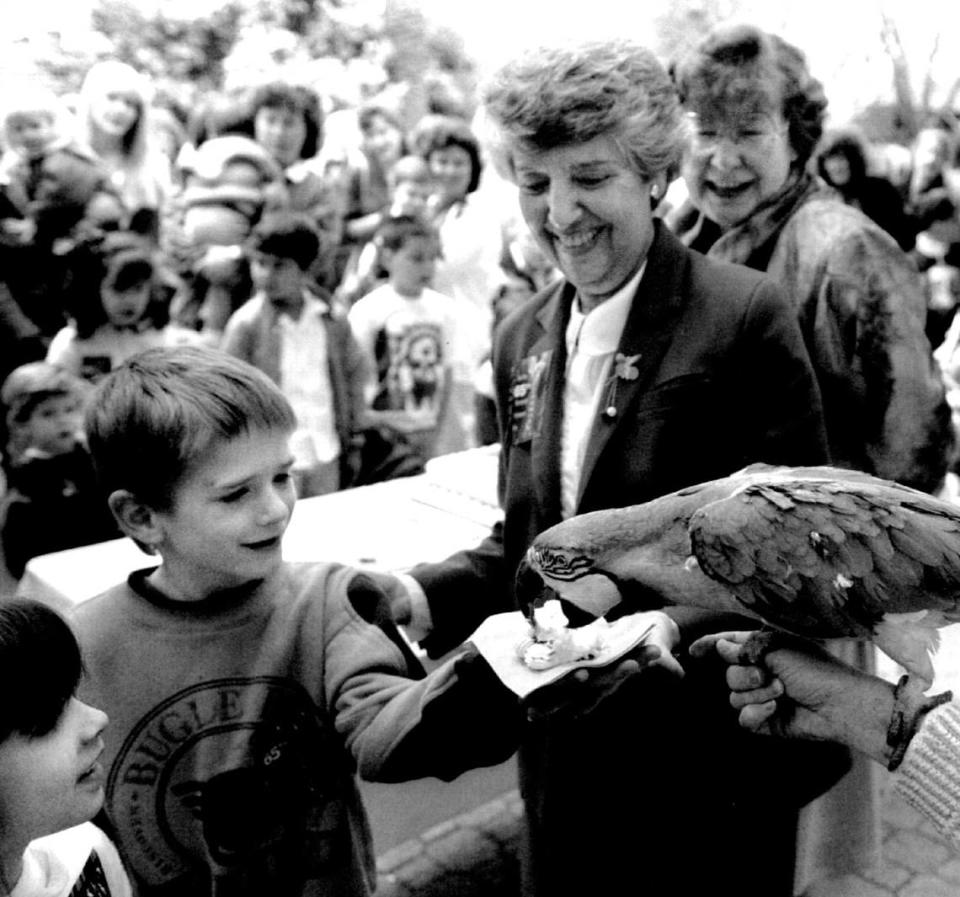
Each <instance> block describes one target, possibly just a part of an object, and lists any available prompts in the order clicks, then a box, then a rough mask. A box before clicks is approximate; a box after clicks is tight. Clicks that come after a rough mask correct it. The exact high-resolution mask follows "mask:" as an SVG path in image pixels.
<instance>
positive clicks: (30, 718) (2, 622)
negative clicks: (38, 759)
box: [0, 598, 83, 742]
mask: <svg viewBox="0 0 960 897" xmlns="http://www.w3.org/2000/svg"><path fill="white" fill-rule="evenodd" d="M82 675H83V662H82V659H81V656H80V647H79V645H78V644H77V640H76V638H74V635H73V632H72V630H71V629H70V627H69V625H67V623H66V622H65V621H64V619H63V617H61V616H60V614H58V613H57V612H56V611H55V610H53V609H51V608H49V607H47V606H46V605H45V604H41V603H40V602H39V601H31V600H28V599H25V598H10V599H7V600H5V601H3V602H0V682H3V683H4V687H3V693H2V697H0V742H4V741H6V740H7V739H8V738H10V737H11V736H13V735H24V736H26V737H28V738H38V737H41V736H43V735H46V734H47V733H48V732H51V731H53V729H54V728H55V727H56V725H57V722H58V720H59V719H60V716H61V715H62V713H63V710H64V708H65V707H66V705H67V702H68V701H69V700H70V698H71V697H72V696H73V693H74V692H75V691H76V690H77V686H78V685H79V684H80V677H81V676H82Z"/></svg>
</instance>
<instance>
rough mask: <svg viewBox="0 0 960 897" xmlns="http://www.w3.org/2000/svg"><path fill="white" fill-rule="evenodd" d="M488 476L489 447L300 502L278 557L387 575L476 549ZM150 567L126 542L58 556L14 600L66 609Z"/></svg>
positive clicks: (492, 491) (493, 511)
mask: <svg viewBox="0 0 960 897" xmlns="http://www.w3.org/2000/svg"><path fill="white" fill-rule="evenodd" d="M496 470H497V450H496V447H495V446H494V447H485V448H482V449H472V450H470V451H466V452H458V453H457V454H456V455H447V456H445V457H443V458H438V459H436V460H435V461H432V462H430V464H429V466H428V469H427V472H426V473H425V474H422V475H421V476H416V477H406V478H403V479H399V480H391V481H388V482H386V483H378V484H376V485H373V486H364V487H361V488H359V489H346V490H344V491H343V492H336V493H334V494H332V495H324V496H320V497H318V498H306V499H302V500H300V501H298V502H297V504H296V507H295V508H294V512H293V516H292V517H291V520H290V526H289V527H288V529H287V532H286V535H285V536H284V540H283V553H284V557H285V558H286V559H287V560H291V561H318V560H330V561H341V562H343V563H346V564H352V565H355V566H361V567H362V566H369V567H375V568H377V569H383V570H390V571H395V572H396V571H400V570H405V569H407V568H409V567H411V566H412V565H413V564H415V563H417V562H419V561H436V560H442V559H443V558H444V557H446V556H447V555H448V554H450V553H451V552H453V551H456V550H457V549H460V548H466V547H470V546H472V545H475V544H476V543H477V542H479V541H480V539H482V538H483V537H484V536H485V535H486V534H487V533H488V532H489V531H490V527H491V526H492V525H493V523H494V522H495V521H496V520H498V519H499V517H500V510H499V508H498V507H497V504H496ZM156 561H157V559H156V558H151V557H150V556H149V555H146V554H144V553H143V552H142V551H140V549H139V548H137V547H136V545H135V544H134V543H133V542H132V541H131V540H130V539H126V538H124V539H114V540H112V541H109V542H100V543H98V544H96V545H86V546H84V547H82V548H72V549H68V550H66V551H58V552H54V553H53V554H47V555H43V556H41V557H37V558H33V559H32V560H31V561H29V562H28V563H27V566H26V570H25V571H24V575H23V578H22V579H21V580H20V583H19V585H18V587H17V594H18V595H21V596H23V597H29V598H36V599H38V600H40V601H44V602H45V603H47V604H50V605H52V606H53V607H56V608H57V609H58V610H60V611H62V612H69V610H70V609H71V608H72V607H73V606H75V605H77V604H79V603H82V602H83V601H86V600H88V599H90V598H92V597H93V596H94V595H98V594H100V592H103V591H105V590H106V589H108V588H110V587H111V586H113V585H116V583H118V582H121V581H122V580H123V579H124V578H125V577H126V576H127V574H128V573H130V572H131V571H133V570H136V569H139V568H141V567H149V566H151V565H152V564H155V563H156Z"/></svg>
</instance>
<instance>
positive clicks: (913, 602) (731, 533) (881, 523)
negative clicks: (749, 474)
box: [690, 471, 960, 638]
mask: <svg viewBox="0 0 960 897" xmlns="http://www.w3.org/2000/svg"><path fill="white" fill-rule="evenodd" d="M834 473H839V472H838V471H834ZM690 540H691V547H692V550H693V553H694V555H695V556H696V558H697V561H698V563H699V565H700V568H701V569H702V570H703V572H704V573H706V574H707V575H708V576H710V577H712V578H713V579H716V580H718V581H719V582H721V583H722V584H724V585H725V586H726V587H727V588H728V589H729V590H730V591H731V592H733V594H734V595H736V597H737V598H738V599H739V600H740V601H741V602H742V603H743V604H744V605H745V606H747V607H748V608H750V609H751V610H752V611H753V612H755V613H757V614H759V615H760V616H761V617H763V619H764V620H766V621H767V622H768V623H770V624H771V625H773V626H778V627H780V628H783V629H787V630H790V631H792V632H796V633H798V634H801V635H809V636H812V637H818V638H832V637H841V636H870V635H871V633H873V632H874V630H875V626H876V624H877V622H878V621H880V620H882V619H883V617H884V616H885V615H888V614H890V615H896V614H910V613H916V612H920V611H932V610H935V611H937V613H938V616H939V618H940V619H941V620H942V621H950V620H952V619H956V618H958V617H960V509H956V508H953V507H952V506H949V505H947V504H946V503H944V502H939V501H937V500H935V499H933V498H930V497H929V496H925V495H924V494H923V493H919V492H916V491H915V490H912V489H907V488H906V487H901V486H898V485H897V484H894V483H889V484H888V483H886V482H885V481H882V480H876V479H874V478H871V477H869V476H867V475H863V474H861V475H857V476H855V477H851V478H850V479H849V480H840V479H833V480H817V479H816V478H809V479H806V478H800V479H795V480H790V479H788V478H786V477H785V476H783V475H781V476H779V477H776V478H774V477H771V479H770V480H768V481H764V480H762V479H759V477H757V478H755V479H754V481H752V482H748V483H747V484H746V485H745V486H744V487H743V488H741V489H739V490H737V491H735V492H734V493H732V494H731V495H729V496H728V497H726V498H723V499H720V500H717V501H714V502H712V503H710V504H708V505H705V506H704V507H702V508H700V509H699V510H698V511H696V512H695V513H694V514H693V515H692V516H691V519H690ZM940 625H942V622H941V624H940Z"/></svg>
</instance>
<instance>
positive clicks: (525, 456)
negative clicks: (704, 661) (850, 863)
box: [384, 41, 847, 897]
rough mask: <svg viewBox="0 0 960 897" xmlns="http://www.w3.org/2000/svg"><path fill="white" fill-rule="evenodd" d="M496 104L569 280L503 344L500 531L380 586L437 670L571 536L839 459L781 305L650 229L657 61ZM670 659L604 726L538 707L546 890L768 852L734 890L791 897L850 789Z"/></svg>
mask: <svg viewBox="0 0 960 897" xmlns="http://www.w3.org/2000/svg"><path fill="white" fill-rule="evenodd" d="M485 104H486V111H487V114H488V116H489V118H490V120H491V121H492V122H493V123H494V124H495V125H496V129H497V132H498V139H497V141H496V143H497V146H496V149H495V151H496V152H497V153H498V155H499V157H500V158H501V159H502V162H503V164H502V168H503V170H504V171H507V172H509V173H510V175H511V178H512V179H513V181H515V182H516V184H517V186H518V188H519V200H520V209H521V212H522V215H523V218H524V219H525V221H526V223H527V225H528V226H529V228H530V230H531V232H532V233H533V235H534V236H535V238H536V240H537V242H538V243H539V245H540V247H541V249H542V250H543V252H544V253H545V254H546V256H547V257H548V258H549V259H550V261H551V262H552V263H553V264H554V265H555V266H556V267H557V268H558V269H559V271H560V272H561V273H562V275H563V277H562V278H561V279H560V280H559V281H557V282H555V283H551V284H550V285H548V286H547V287H545V288H544V289H543V290H542V291H541V292H539V293H538V294H536V295H535V296H534V297H533V298H532V299H530V300H528V301H527V302H526V303H525V304H524V305H522V306H521V307H520V308H519V309H518V310H517V311H516V312H514V313H513V314H512V315H511V316H510V317H508V318H507V319H506V320H505V321H504V322H503V323H502V324H501V325H500V327H499V328H498V331H497V336H496V338H495V344H494V351H493V366H494V382H495V392H496V402H497V406H498V411H499V423H500V434H499V436H500V439H499V441H500V443H501V455H500V475H501V476H500V486H501V501H502V504H503V509H504V520H503V524H502V526H500V525H498V526H497V527H496V528H495V529H494V531H493V532H492V533H491V535H490V536H489V537H488V538H487V539H486V540H485V541H484V542H483V543H482V544H481V545H480V546H478V547H477V548H475V549H472V550H467V551H464V552H461V553H459V554H456V555H454V556H452V557H450V558H448V559H447V560H445V561H442V562H440V563H436V564H424V565H419V566H417V567H415V568H414V569H413V570H412V571H411V574H410V575H409V576H403V577H399V578H397V579H395V580H392V581H391V580H386V579H385V580H384V584H385V585H386V586H387V588H388V589H389V590H390V591H391V597H392V599H393V606H394V614H395V617H396V618H397V619H398V620H400V621H408V622H412V623H413V626H411V628H410V632H411V634H416V635H420V636H423V639H422V642H421V644H422V645H423V647H424V648H425V649H426V650H427V651H428V652H429V653H430V654H432V655H434V656H436V655H439V654H442V653H444V652H445V651H447V650H449V649H450V648H452V647H454V646H455V645H457V644H458V643H459V642H460V641H461V640H462V639H464V638H466V637H468V636H469V635H470V634H471V632H472V631H473V630H474V628H475V627H476V626H477V625H478V624H479V623H480V622H481V621H482V620H483V619H484V618H485V617H486V616H488V615H490V614H494V613H497V612H500V611H506V610H511V609H513V608H514V607H515V606H516V595H515V593H514V578H515V574H516V572H517V569H518V566H519V563H520V560H521V559H522V558H523V556H524V554H525V552H526V550H527V548H528V547H529V546H530V544H531V542H532V540H533V539H534V537H535V536H536V535H537V534H538V533H539V532H541V531H542V530H544V529H546V528H547V527H549V526H551V525H552V524H554V523H557V522H559V521H560V520H561V519H563V518H565V517H569V516H571V515H574V514H582V513H584V512H587V511H593V510H599V509H603V508H612V507H621V506H624V505H629V504H635V503H640V502H644V501H647V500H650V499H653V498H655V497H657V496H660V495H663V494H664V493H667V492H670V491H672V490H675V489H679V488H682V487H684V486H689V485H690V484H693V483H699V482H701V481H704V480H709V479H712V478H714V477H720V476H723V475H725V474H728V473H730V472H732V471H734V470H737V469H739V468H741V467H743V466H744V465H746V464H749V463H750V462H754V461H766V462H770V463H774V464H776V463H783V464H817V463H820V462H822V461H824V460H825V459H826V457H827V456H826V445H825V437H824V431H823V421H822V418H821V414H820V408H819V396H818V394H817V389H816V383H815V378H814V376H813V372H812V369H811V366H810V361H809V358H808V356H807V353H806V350H805V349H804V347H803V340H802V338H801V335H800V330H799V327H798V325H797V320H796V315H795V314H794V313H793V310H792V308H791V307H790V305H789V304H788V303H787V302H786V301H785V299H784V297H783V295H782V294H781V293H780V292H779V290H778V289H777V288H776V286H774V285H773V284H772V283H771V282H770V281H769V280H767V279H766V278H764V277H762V276H761V275H759V274H757V273H756V272H752V271H748V270H747V269H745V268H743V267H738V266H733V265H728V264H725V263H719V262H714V261H710V260H707V259H705V258H703V256H701V255H700V254H698V253H694V252H690V251H689V250H688V249H686V248H685V247H684V246H682V245H681V244H680V242H679V241H678V240H677V239H676V238H675V237H674V236H673V235H672V234H671V233H670V232H669V231H668V230H667V229H666V228H665V227H664V226H663V225H662V222H660V221H659V220H658V219H656V218H655V216H654V208H655V207H656V205H657V203H658V202H659V200H660V199H661V198H662V197H663V195H664V193H665V191H666V188H667V185H668V184H669V182H670V181H671V179H672V178H673V177H674V176H675V174H676V172H677V170H678V167H679V162H680V157H681V153H682V149H683V145H684V141H685V135H686V130H685V124H684V119H683V116H682V112H681V109H680V106H679V102H678V99H677V96H676V93H675V91H674V88H673V85H672V83H671V82H670V79H669V76H668V75H667V73H666V71H665V70H664V69H663V67H662V66H661V65H660V63H659V62H658V61H657V59H656V57H655V56H654V55H653V54H652V53H651V52H650V51H648V50H646V49H645V48H643V47H640V46H638V45H636V44H634V43H631V42H628V41H624V42H619V41H612V42H598V43H590V44H585V45H582V46H577V47H566V48H546V49H541V50H538V51H536V52H534V53H532V54H530V55H529V56H523V57H521V58H520V59H518V60H516V61H515V62H513V63H511V64H508V65H507V66H505V67H504V68H503V69H502V70H501V71H500V72H499V73H498V74H497V75H496V76H495V77H494V78H493V80H492V81H491V82H490V83H489V84H488V86H487V88H486V90H485ZM464 182H465V183H466V178H464ZM586 591H588V592H589V588H588V589H587V590H586ZM649 597H650V601H651V607H654V608H657V607H660V606H661V605H662V601H661V600H660V599H659V598H658V596H656V595H651V596H649ZM571 613H572V611H571ZM656 619H657V620H658V622H659V624H660V627H661V633H662V635H663V638H664V641H665V643H666V644H668V645H674V646H675V645H676V640H677V639H680V640H682V641H685V640H686V639H687V638H691V637H693V636H694V635H695V634H696V633H697V632H703V631H707V632H711V631H714V630H715V627H716V626H718V625H719V620H718V619H716V617H715V615H710V614H700V613H699V612H697V611H692V612H691V611H688V610H687V609H678V608H667V609H666V613H664V614H657V617H656ZM643 659H644V658H640V660H641V661H642V660H643ZM659 659H660V660H661V661H662V663H663V665H664V666H665V667H666V668H665V669H664V668H660V667H659V666H655V667H654V668H649V669H638V668H637V667H638V666H643V663H642V662H641V663H640V664H639V665H637V664H634V666H633V667H632V668H631V667H630V665H629V664H628V665H627V667H626V668H620V669H617V670H613V669H608V670H606V671H604V672H603V673H602V674H601V675H599V676H598V677H597V678H595V679H593V680H591V683H590V684H589V685H588V686H582V685H581V686H579V687H580V689H581V690H582V691H584V692H587V691H589V692H591V693H592V694H593V700H591V701H587V702H586V703H589V704H590V706H589V708H588V707H585V706H579V707H578V708H577V709H576V710H573V709H572V708H571V707H570V706H569V705H565V706H562V707H561V706H559V703H558V705H557V707H556V708H554V710H547V709H546V708H544V707H542V706H541V707H538V708H537V713H536V714H535V718H534V719H533V721H532V722H531V724H530V725H529V726H528V727H527V729H526V732H525V740H524V744H523V746H522V748H521V752H520V776H521V790H522V793H523V795H524V799H525V804H526V811H527V817H528V823H529V826H528V830H529V850H528V851H526V852H525V859H526V861H527V863H526V870H525V874H526V876H527V879H528V884H529V889H528V890H529V893H532V894H535V895H549V897H557V895H566V894H577V895H581V894H638V893H647V892H648V891H649V893H650V894H684V895H687V894H705V893H709V892H712V891H715V890H716V889H717V887H718V881H717V875H718V870H719V869H721V868H723V867H724V866H725V865H726V864H727V863H728V861H729V857H730V856H732V855H734V854H735V853H737V852H740V851H742V849H743V847H744V845H747V844H749V845H750V850H751V862H750V863H748V864H740V865H738V871H737V890H738V892H739V893H741V894H750V895H756V897H760V895H763V897H776V895H780V897H789V895H790V887H791V884H792V873H793V853H794V845H795V834H796V819H797V807H798V805H799V803H800V802H802V801H803V800H805V799H806V798H808V797H809V796H810V793H816V792H818V791H819V790H821V789H822V788H824V787H826V786H827V785H828V784H829V783H830V782H831V781H832V777H833V776H835V775H839V774H840V773H839V771H838V769H837V768H836V766H831V765H830V763H828V762H827V760H826V758H823V757H818V758H812V757H809V756H808V757H806V758H799V757H794V758H785V757H783V755H782V754H780V753H779V749H780V748H779V746H778V745H776V744H774V743H772V742H771V741H770V740H767V741H763V740H759V739H756V738H744V737H743V733H742V732H737V731H736V728H737V727H736V720H735V719H734V718H733V715H732V714H729V713H728V709H729V708H728V707H727V705H726V695H725V693H724V690H723V681H722V676H719V675H717V674H716V671H713V670H709V671H708V670H705V669H701V668H698V667H697V666H696V665H695V664H688V663H686V660H685V659H684V657H683V656H682V655H680V660H681V662H683V663H684V665H685V667H686V670H685V671H686V675H685V676H684V677H683V678H682V679H679V678H676V677H675V676H674V675H673V673H674V672H676V665H675V664H674V665H673V668H672V669H671V661H672V659H673V658H672V655H671V653H670V651H669V650H667V651H666V652H665V653H664V654H663V655H661V656H660V658H659ZM628 671H631V672H630V675H625V674H626V673H627V672H628ZM570 687H571V688H572V689H574V691H575V690H576V683H574V684H572V685H571V686H570ZM607 687H610V688H611V690H612V691H613V693H610V694H606V695H605V697H604V698H603V699H602V700H600V699H597V693H596V692H594V691H592V690H593V689H596V690H598V691H603V690H604V689H606V688H607ZM571 697H573V696H571ZM580 697H581V698H584V697H585V694H581V695H580ZM806 747H807V748H810V747H811V746H810V745H806ZM835 757H836V755H834V754H832V755H831V758H830V759H831V760H832V759H834V758H835ZM836 759H838V762H839V763H840V764H841V765H843V764H844V763H845V762H846V759H847V758H846V757H845V756H844V757H839V758H836ZM784 769H789V770H790V773H789V775H784V774H783V770H784ZM827 769H829V770H830V771H829V772H826V770H827ZM802 771H813V772H814V775H813V778H814V779H817V778H818V777H822V778H820V779H819V780H818V781H811V779H810V778H808V777H807V776H806V774H805V773H802Z"/></svg>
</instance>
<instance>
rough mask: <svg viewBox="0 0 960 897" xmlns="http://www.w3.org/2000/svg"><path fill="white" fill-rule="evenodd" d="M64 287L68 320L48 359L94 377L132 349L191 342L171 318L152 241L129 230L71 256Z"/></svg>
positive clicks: (192, 335) (191, 335)
mask: <svg viewBox="0 0 960 897" xmlns="http://www.w3.org/2000/svg"><path fill="white" fill-rule="evenodd" d="M70 273H71V279H70V282H69V287H68V291H67V296H68V307H67V313H68V315H69V316H70V319H71V323H70V324H68V325H67V326H65V327H63V328H62V329H61V330H60V331H59V332H58V333H57V335H56V336H55V337H54V338H53V341H52V342H51V343H50V348H49V349H48V350H47V361H49V362H51V363H52V364H56V365H59V366H60V367H62V368H64V369H66V370H68V371H71V372H73V373H74V374H77V375H79V376H81V377H83V378H84V379H86V380H89V381H91V382H96V381H97V380H98V379H99V378H101V377H102V376H103V375H104V374H106V373H107V372H109V371H111V370H113V368H115V367H116V366H117V365H118V364H120V363H122V362H123V361H125V360H126V359H127V358H129V357H130V356H131V355H134V354H136V353H137V352H142V351H143V350H144V349H150V348H153V347H154V346H168V345H176V344H178V343H181V342H195V341H196V340H197V336H196V334H195V333H193V332H192V331H188V330H183V329H181V328H177V327H172V326H170V324H169V320H170V315H169V297H168V296H166V295H164V292H163V283H162V281H161V277H160V271H159V269H158V264H157V260H156V254H155V252H154V250H153V248H152V246H151V245H150V244H149V243H148V242H146V241H145V240H144V239H143V238H142V237H140V236H138V235H136V234H131V233H127V232H117V233H113V234H108V235H106V237H104V238H103V239H102V240H95V241H93V242H92V243H90V244H89V245H88V246H86V247H85V249H84V250H83V251H80V252H77V253H76V254H75V256H74V259H73V263H72V270H71V272H70Z"/></svg>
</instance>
